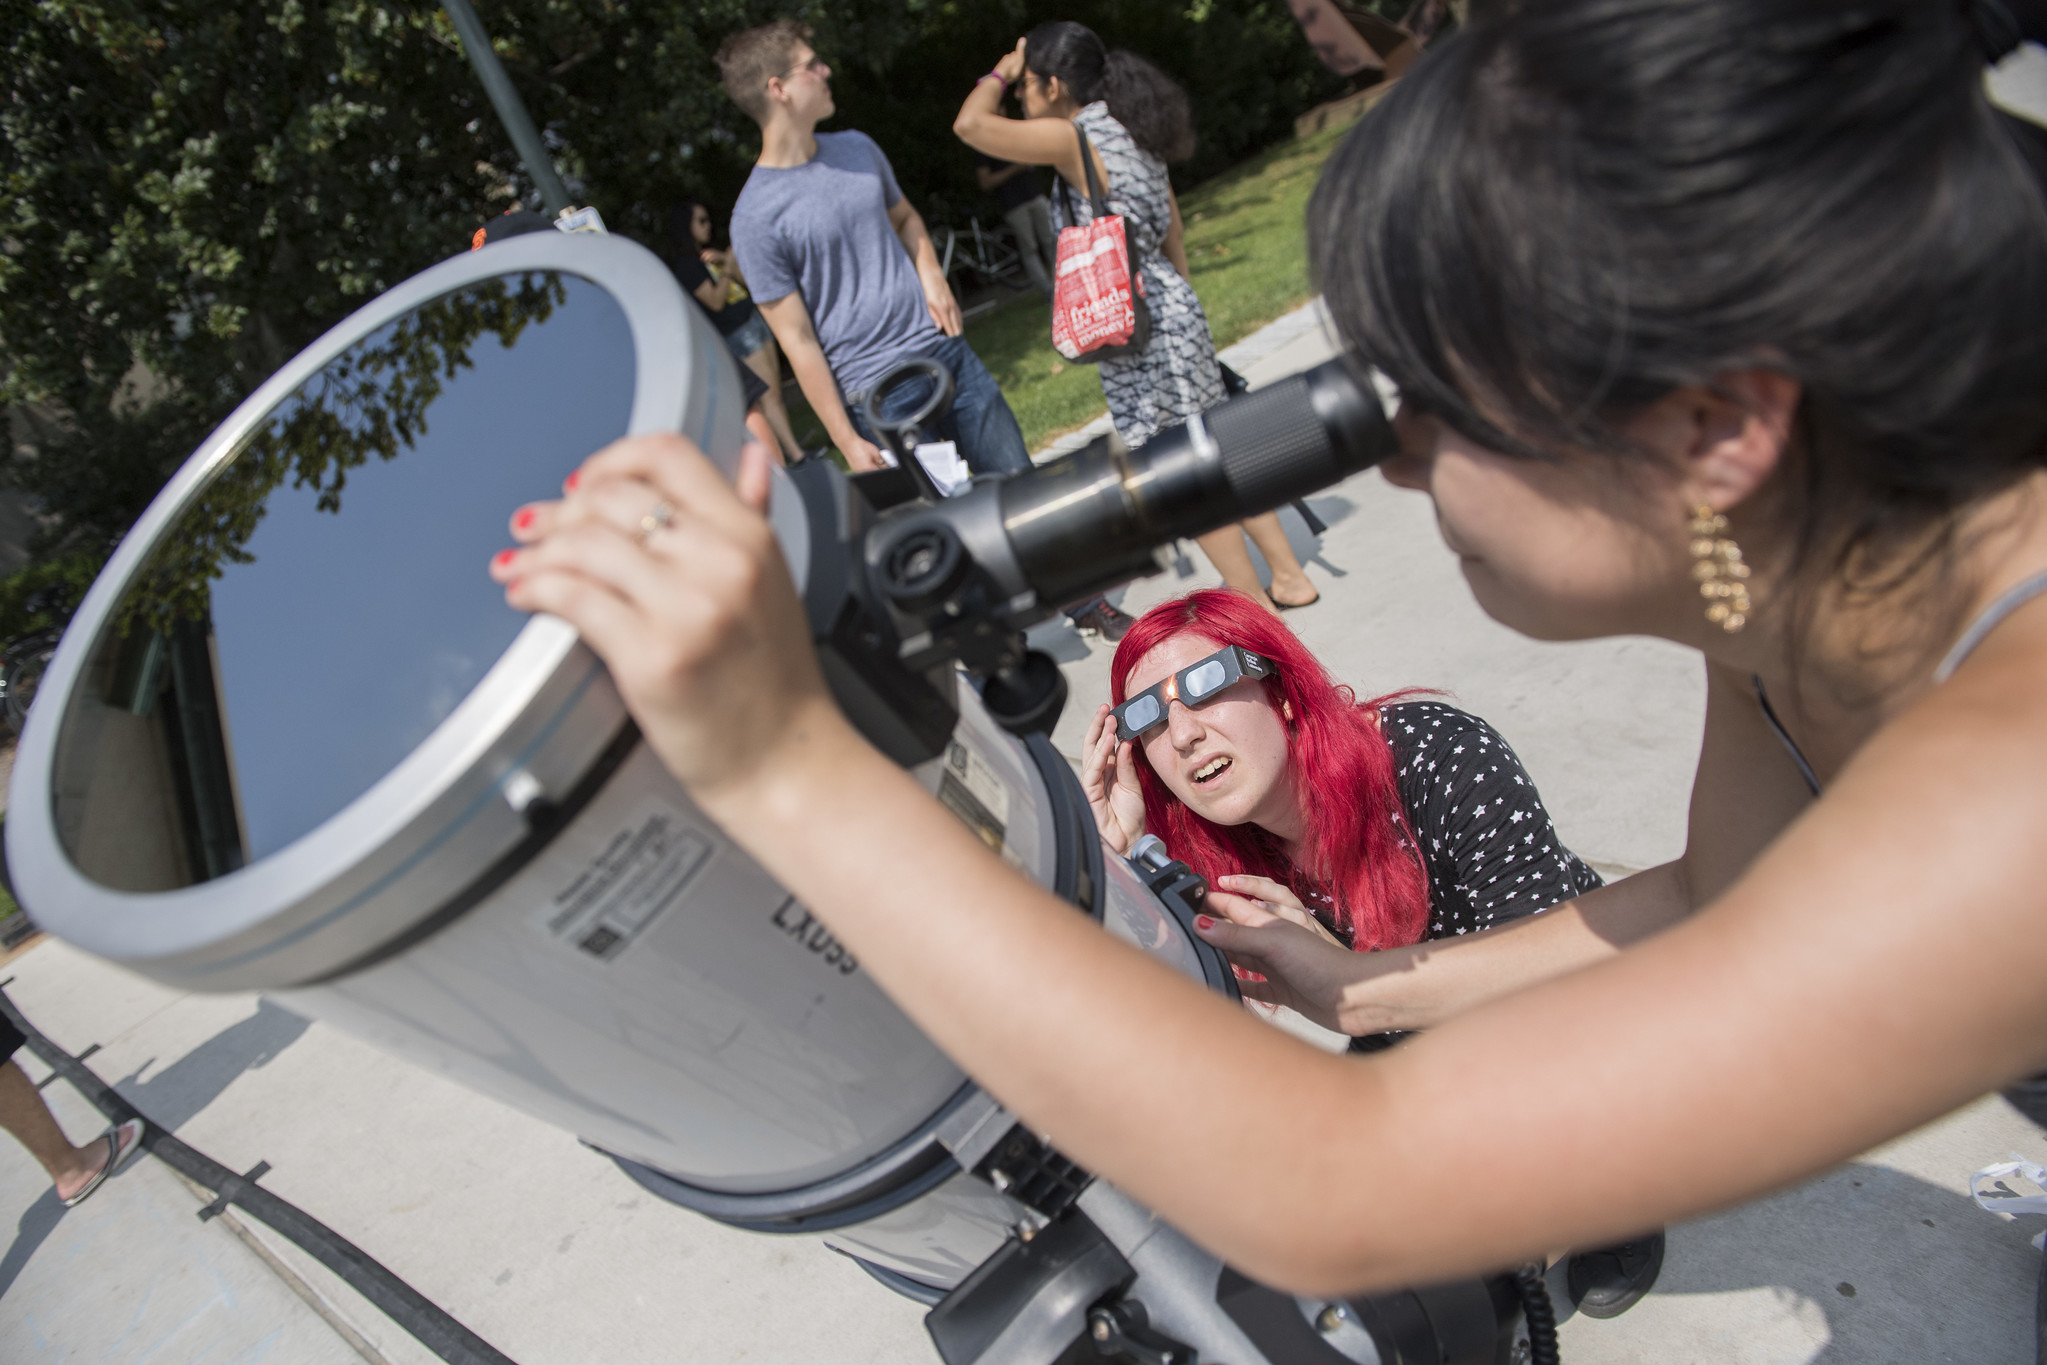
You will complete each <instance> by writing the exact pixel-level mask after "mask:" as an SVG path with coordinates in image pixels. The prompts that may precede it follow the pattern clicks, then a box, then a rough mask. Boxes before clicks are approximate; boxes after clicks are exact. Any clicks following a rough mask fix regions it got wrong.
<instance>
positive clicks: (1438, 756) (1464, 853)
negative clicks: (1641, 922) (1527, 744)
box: [1379, 701, 1605, 938]
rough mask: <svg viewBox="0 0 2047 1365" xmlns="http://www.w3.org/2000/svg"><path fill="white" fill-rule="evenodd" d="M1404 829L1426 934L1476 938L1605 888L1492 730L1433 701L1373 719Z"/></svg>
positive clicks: (1386, 710)
mask: <svg viewBox="0 0 2047 1365" xmlns="http://www.w3.org/2000/svg"><path fill="white" fill-rule="evenodd" d="M1379 729H1380V733H1381V734H1383V735H1385V736H1386V743H1387V744H1388V746H1390V747H1391V748H1392V750H1393V767H1394V773H1395V777H1396V779H1397V781H1398V783H1399V786H1400V804H1401V805H1402V806H1404V807H1405V808H1406V810H1407V819H1408V826H1407V832H1408V835H1409V837H1410V838H1413V839H1416V840H1418V841H1419V842H1420V846H1421V850H1422V861H1423V862H1424V863H1426V864H1427V865H1428V869H1429V932H1428V936H1429V937H1430V938H1449V937H1452V936H1454V935H1457V934H1469V933H1476V932H1477V931H1478V930H1480V929H1489V928H1491V927H1492V926H1494V925H1496V924H1505V923H1506V922H1507V921H1509V920H1515V919H1520V918H1521V917H1522V916H1524V915H1532V914H1534V913H1535V912H1536V911H1538V910H1547V909H1549V908H1550V907H1551V906H1552V905H1556V904H1558V903H1559V902H1562V901H1567V900H1570V899H1571V898H1572V897H1573V896H1581V895H1583V894H1584V893H1585V892H1587V891H1590V890H1593V889H1594V888H1595V887H1599V886H1603V885H1605V883H1604V882H1603V881H1602V880H1601V879H1600V876H1599V874H1598V873H1597V872H1594V871H1593V870H1592V869H1591V868H1589V867H1587V866H1586V865H1585V864H1584V862H1583V861H1582V860H1580V859H1579V857H1578V855H1577V854H1575V853H1573V852H1571V850H1570V849H1568V848H1565V847H1564V844H1563V840H1561V839H1559V838H1557V831H1556V827H1555V826H1554V825H1553V824H1551V823H1550V818H1549V812H1548V811H1547V810H1546V809H1544V808H1543V804H1542V797H1541V796H1539V795H1538V794H1537V793H1536V790H1535V781H1534V779H1532V778H1531V777H1529V776H1528V771H1527V769H1525V768H1523V767H1522V766H1521V760H1520V759H1519V758H1517V757H1515V754H1514V750H1513V748H1512V747H1511V746H1509V745H1508V743H1507V741H1506V740H1504V739H1502V738H1501V737H1500V733H1499V731H1497V730H1495V729H1493V727H1492V726H1490V725H1488V724H1486V723H1485V722H1484V721H1482V720H1480V719H1479V718H1478V717H1477V716H1474V715H1472V714H1470V713H1469V712H1466V711H1460V710H1458V709H1457V708H1456V707H1454V706H1445V705H1444V704H1442V703H1441V702H1433V701H1412V702H1400V703H1396V704H1395V705H1392V706H1388V707H1385V708H1384V709H1383V710H1382V711H1381V712H1380V713H1379Z"/></svg>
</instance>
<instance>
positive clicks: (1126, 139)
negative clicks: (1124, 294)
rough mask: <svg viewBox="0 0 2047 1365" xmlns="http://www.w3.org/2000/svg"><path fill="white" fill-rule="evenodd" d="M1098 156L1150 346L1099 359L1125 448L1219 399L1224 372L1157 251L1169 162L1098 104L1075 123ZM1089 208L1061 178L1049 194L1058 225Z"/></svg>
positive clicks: (1073, 222) (1193, 303)
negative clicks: (1130, 260) (1145, 312)
mask: <svg viewBox="0 0 2047 1365" xmlns="http://www.w3.org/2000/svg"><path fill="white" fill-rule="evenodd" d="M1073 121H1074V122H1075V123H1077V124H1079V125H1080V127H1081V130H1082V131H1083V132H1085V133H1086V134H1087V136H1088V141H1089V142H1092V143H1093V144H1094V147H1095V150H1096V151H1097V152H1098V153H1100V154H1101V158H1102V169H1103V170H1104V171H1106V172H1108V179H1107V182H1106V183H1105V184H1104V185H1103V186H1102V190H1103V194H1104V196H1105V197H1106V198H1107V199H1108V201H1109V212H1111V213H1115V214H1121V215H1122V217H1123V231H1124V235H1125V238H1126V240H1128V241H1129V242H1130V244H1131V245H1132V247H1133V248H1135V250H1136V251H1137V254H1138V256H1139V258H1140V260H1141V262H1142V265H1141V267H1140V268H1141V271H1142V274H1143V279H1144V301H1145V305H1146V306H1147V307H1148V308H1149V309H1150V310H1151V344H1150V345H1148V346H1146V347H1145V349H1144V352H1143V354H1141V355H1134V356H1123V357H1120V358H1118V359H1115V360H1104V361H1102V362H1101V364H1100V366H1099V367H1098V368H1099V369H1100V370H1101V372H1102V394H1103V396H1104V397H1106V398H1107V399H1108V400H1109V417H1110V419H1111V420H1112V421H1114V422H1115V424H1116V434H1117V435H1118V436H1120V437H1122V438H1123V440H1124V443H1125V444H1128V445H1136V444H1137V443H1138V442H1140V441H1148V440H1150V439H1151V438H1152V437H1153V436H1154V435H1155V434H1157V432H1158V431H1159V429H1160V428H1161V427H1169V426H1173V425H1175V424H1176V423H1179V422H1184V421H1186V420H1187V419H1188V418H1189V417H1192V416H1193V415H1194V414H1196V413H1198V412H1201V411H1204V410H1205V409H1208V408H1212V407H1214V406H1215V405H1216V404H1217V403H1220V402H1222V400H1223V378H1222V371H1221V370H1220V369H1219V368H1217V366H1216V363H1215V339H1214V338H1213V337H1211V336H1210V335H1209V332H1208V315H1207V314H1206V313H1204V312H1202V311H1201V300H1200V299H1199V298H1197V297H1195V294H1194V286H1192V285H1190V284H1188V283H1187V281H1186V280H1184V279H1182V278H1181V277H1180V272H1179V271H1177V270H1175V269H1173V263H1172V262H1171V261H1168V260H1167V259H1166V258H1165V254H1164V251H1163V250H1162V248H1163V245H1164V243H1165V240H1166V234H1167V232H1168V231H1170V230H1171V229H1172V226H1173V205H1172V184H1171V182H1169V181H1168V180H1167V179H1166V163H1165V162H1163V161H1161V160H1159V159H1158V158H1157V157H1155V156H1153V155H1152V154H1151V153H1149V152H1147V151H1144V150H1142V149H1141V148H1139V147H1138V145H1137V144H1136V142H1134V141H1132V140H1131V137H1130V134H1129V133H1128V132H1126V131H1125V130H1124V127H1123V125H1122V124H1120V123H1118V122H1117V121H1116V120H1115V119H1113V118H1111V117H1110V116H1109V106H1108V105H1107V104H1105V103H1103V102H1102V101H1100V100H1096V101H1095V102H1094V103H1093V104H1090V105H1088V106H1086V107H1085V108H1083V109H1082V110H1081V111H1080V113H1079V114H1078V115H1077V116H1076V117H1075V118H1074V120H1073ZM1094 216H1095V215H1094V207H1093V205H1091V204H1090V203H1089V202H1088V197H1087V195H1086V194H1084V193H1075V192H1074V191H1073V187H1072V186H1070V185H1068V184H1066V183H1065V181H1064V179H1063V178H1062V179H1061V181H1060V192H1059V193H1057V194H1054V195H1053V196H1052V217H1053V220H1054V222H1055V224H1056V225H1057V226H1058V227H1060V228H1069V227H1085V226H1086V225H1087V224H1089V223H1091V222H1093V221H1094Z"/></svg>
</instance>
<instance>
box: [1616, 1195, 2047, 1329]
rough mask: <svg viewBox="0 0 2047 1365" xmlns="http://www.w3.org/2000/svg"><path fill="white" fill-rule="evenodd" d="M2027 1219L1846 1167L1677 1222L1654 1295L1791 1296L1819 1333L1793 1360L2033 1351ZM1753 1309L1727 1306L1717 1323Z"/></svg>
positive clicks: (2033, 1273)
mask: <svg viewBox="0 0 2047 1365" xmlns="http://www.w3.org/2000/svg"><path fill="white" fill-rule="evenodd" d="M2038 1230H2039V1220H2038V1219H2021V1220H2018V1221H2005V1220H2003V1219H1999V1218H1996V1217H1994V1216H1993V1215H1991V1214H1988V1213H1985V1212H1984V1211H1983V1210H1981V1209H1979V1208H1977V1207H1976V1205H1975V1204H1974V1203H1973V1202H1971V1201H1970V1200H1969V1199H1968V1198H1967V1197H1966V1196H1963V1195H1959V1194H1956V1193H1953V1192H1952V1191H1949V1190H1945V1189H1941V1188H1940V1187H1938V1186H1936V1185H1931V1184H1928V1183H1927V1182H1925V1181H1923V1180H1920V1179H1918V1178H1916V1177H1913V1176H1909V1175H1904V1174H1900V1173H1899V1172H1896V1171H1891V1170H1887V1169H1885V1168H1883V1167H1879V1166H1865V1165H1852V1166H1846V1167H1843V1168H1841V1169H1840V1170H1838V1171H1835V1172H1833V1173H1831V1174H1829V1175H1827V1176H1825V1177H1823V1178H1821V1179H1819V1180H1816V1181H1813V1182H1812V1183H1811V1184H1808V1185H1805V1186H1802V1187H1800V1188H1798V1189H1795V1190H1792V1191H1789V1192H1788V1193H1785V1194H1782V1195H1779V1196H1776V1197H1774V1198H1772V1199H1770V1200H1767V1201H1765V1202H1763V1203H1760V1204H1754V1205H1749V1206H1746V1207H1743V1208H1738V1209H1735V1210H1733V1211H1731V1212H1729V1213H1726V1214H1722V1215H1720V1216H1718V1217H1715V1218H1709V1219H1704V1220H1701V1221H1699V1222H1697V1223H1691V1224H1687V1225H1685V1226H1684V1227H1682V1228H1680V1229H1679V1230H1677V1231H1676V1232H1674V1233H1673V1234H1672V1237H1671V1243H1670V1254H1669V1259H1668V1260H1667V1261H1666V1262H1665V1263H1664V1267H1663V1274H1662V1276H1661V1278H1660V1279H1659V1280H1658V1282H1657V1285H1656V1294H1657V1295H1658V1296H1673V1295H1684V1294H1713V1293H1723V1292H1728V1291H1735V1290H1747V1289H1759V1288H1760V1289H1772V1290H1776V1291H1777V1292H1778V1293H1779V1294H1780V1295H1788V1296H1790V1297H1792V1298H1794V1299H1797V1300H1802V1301H1803V1302H1804V1303H1806V1304H1809V1305H1811V1306H1812V1308H1813V1309H1814V1310H1816V1311H1817V1313H1818V1314H1819V1315H1820V1316H1822V1317H1823V1318H1824V1319H1825V1322H1826V1328H1827V1335H1828V1338H1829V1340H1828V1342H1827V1344H1826V1346H1825V1347H1824V1348H1822V1349H1821V1350H1820V1351H1819V1352H1818V1353H1817V1354H1815V1355H1813V1356H1811V1357H1810V1358H1809V1359H1807V1360H1805V1361H1804V1362H1803V1365H1886V1363H1887V1362H1893V1361H1895V1362H1899V1363H1900V1365H1905V1363H1906V1362H1915V1363H1916V1362H1922V1361H1933V1360H1963V1359H1966V1360H1972V1361H1978V1362H1981V1365H1995V1363H1996V1362H2006V1361H2010V1362H2018V1361H2024V1362H2031V1361H2033V1360H2034V1357H2035V1350H2036V1346H2035V1341H2034V1336H2035V1332H2034V1330H2033V1318H2034V1300H2035V1295H2036V1292H2037V1279H2038V1276H2039V1271H2040V1254H2039V1253H2038V1252H2036V1251H2034V1250H2033V1248H2032V1245H2031V1239H2032V1237H2033V1234H2034V1233H2035V1232H2037V1231H2038ZM1753 1311H1754V1310H1753V1309H1752V1308H1748V1307H1742V1308H1737V1309H1735V1310H1734V1311H1733V1312H1732V1313H1731V1315H1730V1316H1731V1318H1733V1319H1736V1320H1731V1321H1730V1322H1729V1323H1728V1324H1727V1327H1728V1329H1729V1330H1730V1331H1732V1330H1737V1329H1738V1326H1739V1322H1738V1319H1740V1318H1746V1317H1750V1316H1751V1315H1752V1314H1753ZM1625 1322H1626V1319H1625V1318H1623V1319H1619V1320H1617V1321H1616V1322H1615V1323H1614V1324H1613V1325H1614V1326H1615V1327H1617V1328H1618V1327H1621V1326H1622V1325H1623V1324H1624V1323H1625ZM1605 1326H1606V1324H1594V1327H1595V1328H1603V1327H1605Z"/></svg>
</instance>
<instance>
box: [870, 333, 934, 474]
mask: <svg viewBox="0 0 2047 1365" xmlns="http://www.w3.org/2000/svg"><path fill="white" fill-rule="evenodd" d="M919 379H924V380H928V381H930V384H931V393H930V395H929V396H928V397H927V398H926V399H925V400H924V401H923V402H922V403H920V404H918V405H917V408H916V410H915V411H913V412H911V413H910V414H909V415H907V416H904V417H897V418H894V419H893V420H891V419H889V418H885V417H883V416H882V415H881V405H882V400H883V399H885V398H887V397H888V396H889V395H890V394H892V393H894V392H895V391H896V390H897V389H900V388H902V387H903V386H904V385H906V384H913V383H915V382H917V381H918V380H919ZM860 406H861V409H862V411H863V412H864V413H865V414H866V417H867V425H868V426H870V427H872V428H873V429H874V432H875V434H876V435H878V436H880V437H881V438H882V440H884V441H886V442H887V443H888V447H889V449H890V450H891V451H893V452H894V453H895V457H896V459H897V460H899V461H901V462H903V463H904V464H909V463H910V462H911V459H912V456H911V452H912V451H914V450H915V449H916V447H917V446H918V444H919V443H920V438H921V437H922V436H923V434H924V432H925V430H926V429H927V428H928V427H929V426H930V424H931V419H932V418H934V417H936V416H938V414H939V413H941V412H945V411H946V410H948V409H949V408H951V407H952V371H951V370H948V369H946V368H945V366H943V365H941V364H939V363H938V362H937V361H936V360H933V359H932V358H931V357H929V356H912V357H911V358H910V359H908V360H905V361H904V362H902V363H901V364H900V365H897V366H896V367H895V368H893V369H891V370H890V371H889V372H888V373H887V374H884V375H883V376H882V377H881V379H880V381H879V382H878V383H876V384H875V386H874V387H873V388H871V389H869V390H868V391H867V397H866V399H865V400H863V401H862V403H861V405H860Z"/></svg>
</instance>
